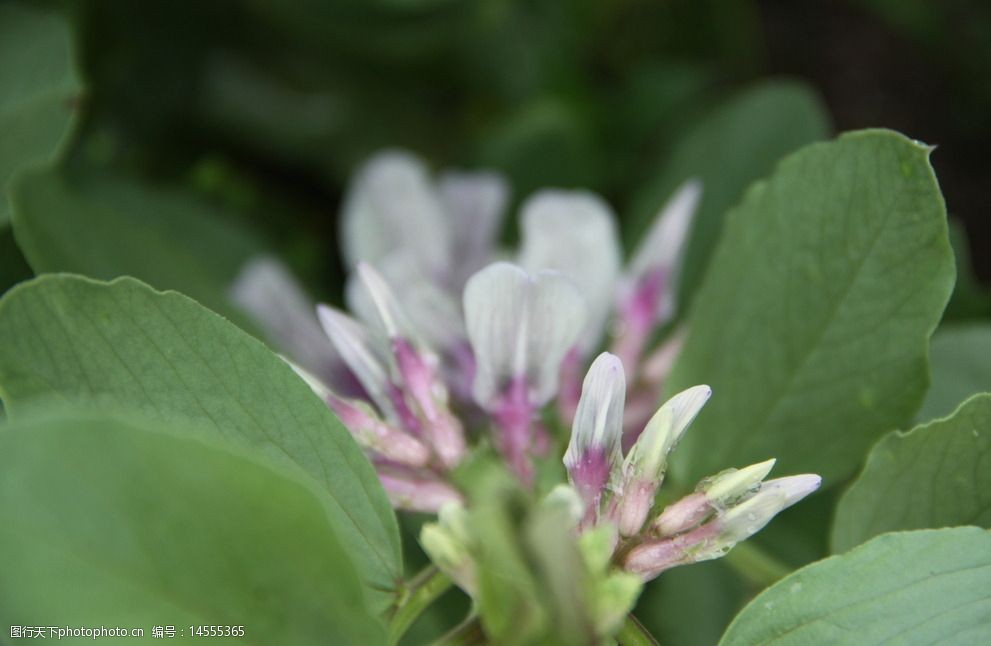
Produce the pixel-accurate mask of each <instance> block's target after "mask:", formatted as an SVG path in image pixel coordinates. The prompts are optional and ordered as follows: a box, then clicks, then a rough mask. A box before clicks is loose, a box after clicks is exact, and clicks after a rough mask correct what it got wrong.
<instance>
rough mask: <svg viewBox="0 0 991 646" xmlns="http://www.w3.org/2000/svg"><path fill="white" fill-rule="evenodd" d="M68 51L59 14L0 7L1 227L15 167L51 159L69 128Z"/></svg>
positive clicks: (73, 87) (72, 85) (74, 83)
mask: <svg viewBox="0 0 991 646" xmlns="http://www.w3.org/2000/svg"><path fill="white" fill-rule="evenodd" d="M71 50H72V43H71V39H70V37H69V26H68V24H67V23H66V22H65V20H63V19H62V18H61V16H57V15H55V14H50V13H47V12H43V11H39V10H37V9H33V8H28V7H25V6H23V5H18V4H13V3H4V4H2V5H0V189H2V190H3V193H4V195H2V196H0V227H3V226H4V225H5V224H6V223H7V222H8V220H9V218H10V207H9V206H8V203H7V197H6V193H7V191H8V189H9V188H10V187H9V184H10V179H11V177H12V176H13V174H14V171H16V170H17V169H19V168H24V167H26V166H29V165H33V164H37V163H39V162H45V161H47V160H49V159H51V158H52V157H54V156H55V154H56V152H57V151H58V149H59V148H60V147H61V144H62V142H63V139H64V138H65V136H66V134H67V133H68V132H69V130H70V127H71V124H72V121H73V116H74V115H73V113H74V109H75V106H74V104H75V101H76V99H77V95H78V93H79V91H80V84H79V80H78V79H77V78H76V73H75V70H74V69H73V64H72V51H71Z"/></svg>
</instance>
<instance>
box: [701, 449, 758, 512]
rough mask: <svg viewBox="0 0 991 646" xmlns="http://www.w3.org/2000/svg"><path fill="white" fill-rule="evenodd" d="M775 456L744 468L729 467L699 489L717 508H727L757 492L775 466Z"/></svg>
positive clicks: (714, 507)
mask: <svg viewBox="0 0 991 646" xmlns="http://www.w3.org/2000/svg"><path fill="white" fill-rule="evenodd" d="M775 462H776V460H774V459H773V458H772V459H770V460H765V461H764V462H758V463H757V464H751V465H750V466H748V467H743V468H742V469H727V470H726V471H723V472H722V473H720V474H718V475H716V476H715V477H713V478H710V479H709V480H708V481H706V482H704V483H703V484H702V485H700V486H699V488H698V489H697V491H701V492H702V493H704V494H705V497H706V500H708V502H709V504H710V505H711V506H712V507H713V509H716V510H720V511H721V510H723V509H727V508H729V507H731V506H733V505H735V504H736V503H737V502H739V501H740V500H742V499H743V498H745V497H747V496H749V495H751V494H753V493H756V492H757V491H758V490H759V489H760V488H761V484H760V483H761V482H762V481H763V480H764V478H765V477H767V474H768V473H770V472H771V469H772V468H774V463H775Z"/></svg>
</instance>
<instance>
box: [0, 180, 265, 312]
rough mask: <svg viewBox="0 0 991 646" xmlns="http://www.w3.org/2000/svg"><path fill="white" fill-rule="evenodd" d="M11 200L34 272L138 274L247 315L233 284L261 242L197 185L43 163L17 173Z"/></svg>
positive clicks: (94, 275) (212, 305)
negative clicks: (172, 185)
mask: <svg viewBox="0 0 991 646" xmlns="http://www.w3.org/2000/svg"><path fill="white" fill-rule="evenodd" d="M11 201H12V203H13V207H14V220H13V223H14V233H15V235H16V238H17V243H18V245H19V246H20V248H21V250H22V251H23V252H24V256H25V258H27V260H28V263H30V265H31V267H32V268H33V269H34V271H35V272H36V273H42V272H62V271H64V272H73V273H79V274H83V275H85V276H89V277H91V278H101V279H105V280H109V279H111V278H116V277H118V276H134V277H136V278H140V279H141V280H143V281H145V282H147V283H149V284H150V285H152V286H154V287H157V288H158V289H177V290H182V291H183V293H187V294H189V296H191V297H192V298H194V299H196V300H197V301H199V302H201V303H203V304H204V305H206V306H207V307H209V308H211V309H213V310H214V311H216V312H219V313H221V314H223V315H224V316H227V317H228V318H230V319H231V320H233V321H235V322H237V323H244V322H245V316H244V314H243V313H242V312H241V311H240V310H239V309H237V308H235V307H234V306H233V305H232V304H231V302H230V300H229V298H228V291H229V288H230V285H231V282H232V281H233V279H234V277H235V276H236V274H237V272H238V270H239V269H240V268H241V266H242V265H243V263H244V262H245V261H246V260H247V259H248V258H250V257H252V256H254V255H256V254H257V253H259V250H260V249H261V245H260V244H259V243H258V242H257V241H256V240H255V239H254V237H252V236H251V235H250V234H249V233H248V232H247V231H246V230H245V229H244V228H242V227H239V226H237V224H236V223H235V222H231V221H228V220H227V219H225V218H223V217H222V215H223V214H221V213H218V212H217V211H216V210H215V209H213V208H212V207H211V206H209V205H207V204H205V203H204V202H202V201H201V200H199V199H197V198H196V197H194V196H193V195H192V194H191V193H186V192H183V191H181V190H176V189H166V188H158V187H154V186H150V185H145V184H140V183H138V182H136V181H133V180H128V179H126V178H122V177H113V176H104V175H97V174H95V173H78V174H73V175H70V174H68V173H66V172H64V171H59V170H43V171H38V172H34V173H30V174H27V175H22V176H21V177H19V178H18V180H17V181H16V182H15V183H14V188H13V191H12V194H11Z"/></svg>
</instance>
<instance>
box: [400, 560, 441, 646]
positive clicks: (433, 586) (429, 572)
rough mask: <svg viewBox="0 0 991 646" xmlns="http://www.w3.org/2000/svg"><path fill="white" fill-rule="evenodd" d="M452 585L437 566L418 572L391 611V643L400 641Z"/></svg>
mask: <svg viewBox="0 0 991 646" xmlns="http://www.w3.org/2000/svg"><path fill="white" fill-rule="evenodd" d="M450 587H451V579H449V578H448V577H447V575H446V574H444V573H443V572H441V571H440V570H438V569H437V567H436V566H433V565H429V566H427V567H425V568H424V569H423V570H421V571H420V572H419V573H417V575H416V576H414V577H413V578H412V579H411V580H410V581H409V583H408V584H407V585H406V587H405V588H404V589H403V591H402V593H401V594H400V596H399V598H398V599H397V600H396V604H395V605H394V606H393V607H392V609H391V611H390V612H389V615H388V617H389V643H390V644H397V643H399V640H400V639H402V637H403V635H405V634H406V631H407V630H409V627H410V626H412V625H413V622H414V621H416V618H417V617H419V616H420V614H422V613H423V611H424V610H426V609H427V606H429V605H430V604H432V603H433V602H434V601H436V600H437V598H438V597H440V595H442V594H444V592H446V591H447V589H448V588H450Z"/></svg>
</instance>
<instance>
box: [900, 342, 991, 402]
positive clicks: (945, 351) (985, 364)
mask: <svg viewBox="0 0 991 646" xmlns="http://www.w3.org/2000/svg"><path fill="white" fill-rule="evenodd" d="M929 352H930V358H931V362H932V387H931V388H930V389H929V393H928V394H927V395H926V400H925V402H923V404H922V409H921V410H920V411H919V415H918V419H919V420H920V421H927V420H931V419H936V418H937V417H945V416H946V415H949V414H950V413H952V412H953V411H954V410H956V409H957V407H958V406H959V405H960V403H961V402H962V401H963V400H965V399H967V398H968V397H970V396H971V395H973V394H975V393H979V392H991V325H986V324H972V325H966V326H965V325H954V326H949V327H948V326H942V327H940V329H939V330H938V331H937V332H936V334H934V335H933V339H932V345H931V346H930V349H929Z"/></svg>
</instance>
